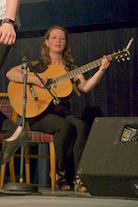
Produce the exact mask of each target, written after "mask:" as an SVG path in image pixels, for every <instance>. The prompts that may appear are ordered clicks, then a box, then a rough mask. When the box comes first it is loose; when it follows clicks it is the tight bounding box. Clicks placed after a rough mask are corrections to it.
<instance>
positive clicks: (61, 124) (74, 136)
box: [30, 114, 88, 173]
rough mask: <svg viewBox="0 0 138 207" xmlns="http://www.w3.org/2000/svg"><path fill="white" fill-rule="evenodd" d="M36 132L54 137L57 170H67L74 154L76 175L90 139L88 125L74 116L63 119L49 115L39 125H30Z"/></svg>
mask: <svg viewBox="0 0 138 207" xmlns="http://www.w3.org/2000/svg"><path fill="white" fill-rule="evenodd" d="M30 128H31V129H32V130H34V131H41V132H45V133H49V134H53V135H54V143H55V150H56V169H57V170H58V171H64V170H66V167H67V164H68V162H69V159H68V158H69V157H71V155H72V154H73V157H74V164H75V173H76V172H77V168H78V164H79V161H80V158H81V155H82V152H83V149H84V146H85V143H86V140H87V137H88V130H87V126H86V123H85V122H83V121H82V120H80V119H78V118H76V117H75V116H74V115H70V116H67V117H66V118H62V117H60V116H58V115H55V114H48V115H46V116H45V117H44V118H43V119H41V120H40V121H38V122H37V123H33V124H31V125H30Z"/></svg>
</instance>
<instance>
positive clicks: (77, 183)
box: [73, 175, 87, 192]
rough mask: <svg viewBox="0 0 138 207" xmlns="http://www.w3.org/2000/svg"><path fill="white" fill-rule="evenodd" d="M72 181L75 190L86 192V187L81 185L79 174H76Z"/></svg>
mask: <svg viewBox="0 0 138 207" xmlns="http://www.w3.org/2000/svg"><path fill="white" fill-rule="evenodd" d="M73 183H74V191H75V192H87V188H86V187H85V186H84V185H83V182H82V181H81V179H80V178H79V175H76V178H75V181H74V182H73Z"/></svg>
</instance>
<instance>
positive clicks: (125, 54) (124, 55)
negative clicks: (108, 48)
mask: <svg viewBox="0 0 138 207" xmlns="http://www.w3.org/2000/svg"><path fill="white" fill-rule="evenodd" d="M111 56H112V59H116V60H117V62H119V63H120V62H121V61H125V60H130V52H129V51H128V50H127V51H126V50H125V49H124V50H122V51H118V52H117V53H113V54H112V55H111Z"/></svg>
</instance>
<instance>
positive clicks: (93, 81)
mask: <svg viewBox="0 0 138 207" xmlns="http://www.w3.org/2000/svg"><path fill="white" fill-rule="evenodd" d="M109 64H110V63H109V61H108V60H107V59H106V58H103V60H102V64H101V66H100V68H99V70H98V71H97V72H96V73H95V74H94V75H93V76H92V77H91V78H89V79H88V80H86V79H85V77H84V76H83V75H82V74H81V75H78V76H76V77H75V78H74V80H77V79H79V80H80V83H79V85H78V89H79V90H81V91H83V92H85V93H88V92H89V91H90V90H92V89H93V88H94V87H95V86H96V85H97V83H98V82H99V81H100V79H101V77H102V76H103V74H104V71H105V70H106V69H107V67H108V66H109Z"/></svg>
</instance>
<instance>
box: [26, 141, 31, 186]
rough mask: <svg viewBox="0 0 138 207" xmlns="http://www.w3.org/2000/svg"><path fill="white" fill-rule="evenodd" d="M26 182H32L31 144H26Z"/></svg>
mask: <svg viewBox="0 0 138 207" xmlns="http://www.w3.org/2000/svg"><path fill="white" fill-rule="evenodd" d="M25 169H26V183H28V184H29V183H30V163H29V144H27V145H26V146H25Z"/></svg>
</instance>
